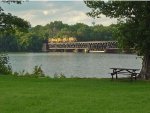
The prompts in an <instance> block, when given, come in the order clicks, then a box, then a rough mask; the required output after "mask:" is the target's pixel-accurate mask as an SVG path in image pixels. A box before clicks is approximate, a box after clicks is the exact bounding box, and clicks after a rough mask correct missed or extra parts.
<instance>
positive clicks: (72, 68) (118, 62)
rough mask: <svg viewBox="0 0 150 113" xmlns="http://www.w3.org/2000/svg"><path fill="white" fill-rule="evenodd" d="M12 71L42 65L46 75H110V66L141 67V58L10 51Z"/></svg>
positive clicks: (29, 69) (127, 55)
mask: <svg viewBox="0 0 150 113" xmlns="http://www.w3.org/2000/svg"><path fill="white" fill-rule="evenodd" d="M9 57H10V62H11V65H12V68H13V70H14V71H17V72H21V71H22V70H26V71H28V72H32V70H33V67H34V66H36V65H42V69H43V70H44V72H45V74H46V75H48V76H54V74H55V73H57V74H60V73H63V74H64V75H65V76H67V77H72V76H73V77H97V78H103V77H107V78H108V77H110V74H108V73H110V72H111V71H112V70H111V69H109V68H111V67H122V68H141V62H142V60H141V58H136V57H137V56H136V55H133V54H132V55H131V54H106V53H16V54H15V53H12V54H9Z"/></svg>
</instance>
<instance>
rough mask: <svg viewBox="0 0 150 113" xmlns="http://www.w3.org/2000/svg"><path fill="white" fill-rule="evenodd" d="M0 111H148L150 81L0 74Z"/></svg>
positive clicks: (148, 112)
mask: <svg viewBox="0 0 150 113" xmlns="http://www.w3.org/2000/svg"><path fill="white" fill-rule="evenodd" d="M0 113H150V81H133V82H131V81H130V80H119V81H116V80H115V81H111V80H110V79H77V78H74V79H50V78H29V77H13V76H2V75H1V76H0Z"/></svg>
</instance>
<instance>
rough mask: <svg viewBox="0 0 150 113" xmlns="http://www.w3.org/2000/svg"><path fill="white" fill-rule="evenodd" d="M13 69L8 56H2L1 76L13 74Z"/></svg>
mask: <svg viewBox="0 0 150 113" xmlns="http://www.w3.org/2000/svg"><path fill="white" fill-rule="evenodd" d="M11 73H12V68H11V66H10V63H9V57H8V56H7V54H0V74H11Z"/></svg>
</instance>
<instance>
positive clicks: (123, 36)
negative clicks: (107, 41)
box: [85, 1, 150, 79]
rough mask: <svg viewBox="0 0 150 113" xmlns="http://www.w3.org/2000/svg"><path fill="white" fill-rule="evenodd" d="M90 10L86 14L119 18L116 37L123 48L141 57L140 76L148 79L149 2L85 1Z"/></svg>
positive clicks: (149, 69)
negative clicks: (132, 50)
mask: <svg viewBox="0 0 150 113" xmlns="http://www.w3.org/2000/svg"><path fill="white" fill-rule="evenodd" d="M85 3H86V5H87V6H88V7H89V8H91V9H92V11H91V12H89V13H88V14H89V15H90V16H93V17H99V16H100V15H101V14H104V15H106V16H108V17H111V18H113V17H115V18H119V19H120V20H121V21H120V24H118V29H116V33H117V37H118V39H119V41H120V42H121V44H122V46H123V47H127V48H130V47H132V48H134V49H135V50H136V51H137V53H138V54H140V55H143V56H144V57H143V65H142V70H141V74H140V76H141V77H142V78H146V79H148V78H150V22H149V20H150V13H149V12H150V2H149V1H108V2H104V1H85Z"/></svg>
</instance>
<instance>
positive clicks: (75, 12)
mask: <svg viewBox="0 0 150 113" xmlns="http://www.w3.org/2000/svg"><path fill="white" fill-rule="evenodd" d="M0 6H2V8H3V9H4V10H5V12H8V13H12V15H16V16H18V17H21V18H23V19H25V20H27V21H29V22H30V23H31V25H32V26H36V25H46V24H47V23H50V22H52V21H56V20H57V21H62V22H63V23H66V24H76V23H85V24H88V25H92V22H93V21H95V23H96V24H102V25H104V26H108V25H110V24H112V23H116V19H110V18H106V17H105V16H101V18H98V19H95V20H94V19H93V18H91V17H88V16H87V15H86V13H87V12H88V11H90V9H89V8H88V7H87V6H86V5H85V4H84V2H83V1H29V2H24V3H22V4H21V5H18V4H10V5H9V4H6V3H2V2H0Z"/></svg>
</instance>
